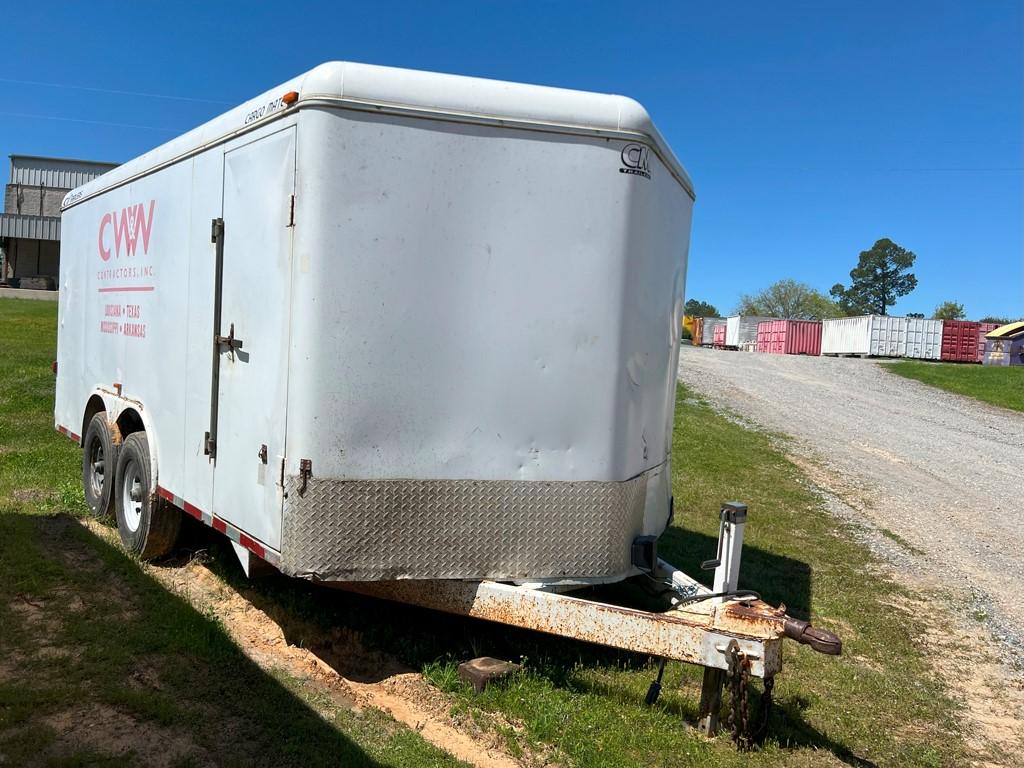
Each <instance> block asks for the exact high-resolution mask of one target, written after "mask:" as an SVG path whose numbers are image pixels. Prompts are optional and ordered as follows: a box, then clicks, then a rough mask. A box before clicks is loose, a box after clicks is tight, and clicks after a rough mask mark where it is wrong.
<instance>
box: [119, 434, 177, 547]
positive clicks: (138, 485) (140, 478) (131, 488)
mask: <svg viewBox="0 0 1024 768" xmlns="http://www.w3.org/2000/svg"><path fill="white" fill-rule="evenodd" d="M152 480H153V478H152V470H151V467H150V460H149V442H148V441H147V440H146V433H145V432H132V434H130V435H128V437H127V438H126V439H125V441H124V443H123V444H122V445H121V451H120V455H119V456H118V457H117V481H116V483H115V484H114V494H113V495H114V507H115V509H116V511H117V532H118V533H120V534H121V542H122V543H123V544H124V547H125V549H127V550H128V551H129V552H131V553H132V554H133V555H136V556H137V557H139V558H140V559H142V560H150V559H152V558H154V557H160V556H161V555H166V554H167V553H168V552H170V551H171V550H172V549H173V548H174V543H175V541H177V538H178V531H179V530H180V529H181V510H179V509H178V508H176V507H174V506H173V505H171V504H168V503H167V502H166V501H164V500H163V499H161V498H159V497H158V496H156V494H152V493H150V489H151V488H152V486H153V482H152Z"/></svg>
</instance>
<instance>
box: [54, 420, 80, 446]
mask: <svg viewBox="0 0 1024 768" xmlns="http://www.w3.org/2000/svg"><path fill="white" fill-rule="evenodd" d="M57 431H58V432H60V433H61V434H62V435H64V437H67V438H70V439H71V440H74V441H75V442H76V443H80V442H82V438H81V436H79V435H76V434H75V433H74V432H72V431H71V430H70V429H68V428H67V427H62V426H61V425H60V424H58V425H57Z"/></svg>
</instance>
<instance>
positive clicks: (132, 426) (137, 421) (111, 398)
mask: <svg viewBox="0 0 1024 768" xmlns="http://www.w3.org/2000/svg"><path fill="white" fill-rule="evenodd" d="M114 386H115V387H117V389H116V390H115V389H108V388H107V387H102V386H101V387H96V389H94V390H93V391H92V393H91V394H90V395H89V399H88V402H87V404H86V407H85V413H86V416H85V418H86V419H89V418H92V414H94V413H96V411H97V410H99V409H98V408H97V402H96V401H97V398H99V400H100V401H102V404H103V408H102V410H105V411H106V412H107V421H108V422H109V423H110V425H111V432H112V434H113V437H114V440H115V442H117V443H121V442H123V440H124V439H125V438H126V437H128V435H130V434H131V433H132V432H140V431H141V432H145V433H146V441H147V442H148V443H149V463H150V477H151V478H152V481H153V487H152V488H150V493H151V494H156V487H157V482H158V480H159V471H158V468H159V456H158V451H157V440H156V430H155V428H154V426H153V423H152V420H151V419H150V417H149V413H148V412H147V410H146V408H145V406H144V405H143V403H142V401H141V400H136V399H134V398H131V397H128V396H127V395H125V394H124V393H123V392H120V391H118V390H120V385H119V384H116V385H114ZM90 408H92V409H93V410H92V412H91V413H90V412H89V411H90ZM86 423H87V422H86ZM83 432H84V430H83Z"/></svg>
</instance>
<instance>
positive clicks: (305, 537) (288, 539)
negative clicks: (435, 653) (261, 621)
mask: <svg viewBox="0 0 1024 768" xmlns="http://www.w3.org/2000/svg"><path fill="white" fill-rule="evenodd" d="M301 484H302V483H301V480H300V479H299V478H297V477H291V478H288V480H287V481H286V491H287V497H286V499H285V509H284V521H283V523H284V531H283V546H282V553H281V559H282V566H283V570H284V571H285V573H288V574H290V575H295V576H310V577H313V578H316V579H320V580H323V581H375V580H390V579H499V580H500V579H540V578H552V577H599V576H616V575H619V574H623V573H625V572H626V571H628V570H629V568H630V561H629V558H630V544H631V543H632V541H633V538H634V537H635V536H637V535H639V533H640V532H641V528H642V525H643V514H644V503H645V498H646V492H647V487H646V486H647V477H646V475H639V476H637V477H635V478H633V479H632V480H627V481H625V482H620V483H602V482H579V483H574V482H541V481H522V480H497V481H493V480H330V479H318V478H316V477H311V478H309V480H308V485H307V488H306V491H305V493H304V494H302V495H299V488H300V487H301Z"/></svg>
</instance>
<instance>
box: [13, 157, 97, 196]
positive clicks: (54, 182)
mask: <svg viewBox="0 0 1024 768" xmlns="http://www.w3.org/2000/svg"><path fill="white" fill-rule="evenodd" d="M116 167H117V166H116V165H115V164H113V163H91V162H86V161H83V160H62V159H60V158H54V157H33V156H30V155H11V178H10V183H11V184H25V185H28V186H35V187H54V188H57V189H74V188H75V187H80V186H81V185H82V184H85V183H86V182H88V181H92V180H93V179H95V178H96V177H98V176H102V175H103V174H104V173H106V172H107V171H109V170H111V169H112V168H116Z"/></svg>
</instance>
